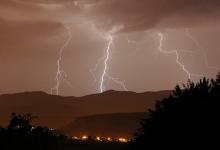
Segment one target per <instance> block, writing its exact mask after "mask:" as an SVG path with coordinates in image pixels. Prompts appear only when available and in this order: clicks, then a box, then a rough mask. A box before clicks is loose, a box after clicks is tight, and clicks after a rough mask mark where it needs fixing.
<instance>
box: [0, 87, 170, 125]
mask: <svg viewBox="0 0 220 150" xmlns="http://www.w3.org/2000/svg"><path fill="white" fill-rule="evenodd" d="M170 93H171V92H170V91H159V92H145V93H135V92H119V91H107V92H104V93H101V94H93V95H88V96H83V97H62V96H54V95H49V94H47V93H44V92H25V93H17V94H4V95H0V124H1V125H3V126H5V125H6V123H7V122H8V119H9V117H10V114H11V113H12V112H17V113H31V114H33V115H35V116H38V119H36V120H35V122H34V123H35V124H40V125H45V126H50V127H53V128H60V127H63V126H65V125H67V124H68V123H69V122H71V121H72V120H74V119H75V118H76V117H80V116H88V115H95V114H106V113H110V114H111V113H130V112H145V111H146V110H147V109H149V108H153V106H154V104H155V101H157V100H161V99H163V98H164V97H167V96H168V95H170Z"/></svg>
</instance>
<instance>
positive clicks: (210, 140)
mask: <svg viewBox="0 0 220 150" xmlns="http://www.w3.org/2000/svg"><path fill="white" fill-rule="evenodd" d="M219 104H220V74H219V75H218V76H217V79H216V80H212V81H211V82H210V81H209V80H208V79H206V78H204V79H202V80H200V81H199V82H198V83H196V84H195V83H193V82H191V81H188V83H187V84H186V85H183V87H182V88H181V87H180V86H176V88H175V90H174V91H173V94H172V95H171V96H169V97H168V98H165V99H164V100H162V101H161V102H157V104H156V106H155V110H149V111H150V118H148V119H146V120H144V121H143V122H142V123H141V126H142V127H141V128H140V129H139V130H138V131H137V133H136V134H135V138H134V140H133V141H132V142H131V148H132V149H135V150H145V149H148V150H162V149H169V150H182V149H183V150H188V149H194V150H200V149H206V150H217V149H220V108H219V107H220V105H219Z"/></svg>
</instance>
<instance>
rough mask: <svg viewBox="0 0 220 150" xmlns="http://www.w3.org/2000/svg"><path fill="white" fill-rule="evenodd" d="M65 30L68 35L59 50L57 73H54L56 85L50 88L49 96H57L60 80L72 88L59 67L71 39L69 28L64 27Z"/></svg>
mask: <svg viewBox="0 0 220 150" xmlns="http://www.w3.org/2000/svg"><path fill="white" fill-rule="evenodd" d="M65 29H66V30H67V33H68V39H67V40H66V42H65V43H64V44H63V45H62V46H61V48H60V50H59V57H58V59H57V72H56V77H55V81H56V84H55V86H54V87H52V88H51V94H53V93H54V92H56V95H59V88H60V84H61V81H62V80H63V81H64V82H66V83H67V84H68V85H69V86H70V87H72V85H71V83H70V82H69V81H68V80H67V74H66V72H65V71H64V70H63V69H62V66H61V62H62V59H63V51H64V50H65V48H66V47H67V46H68V45H69V43H70V41H71V39H72V34H71V30H70V27H66V26H65Z"/></svg>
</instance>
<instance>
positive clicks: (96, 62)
mask: <svg viewBox="0 0 220 150" xmlns="http://www.w3.org/2000/svg"><path fill="white" fill-rule="evenodd" d="M219 25H220V1H219V0H78V1H76V0H1V1H0V46H1V48H0V76H1V78H0V94H4V93H14V92H24V91H45V92H48V93H50V91H51V88H53V87H55V86H56V84H57V81H56V73H57V68H58V64H57V60H59V59H60V57H59V54H60V52H61V49H62V50H63V51H62V53H61V55H62V59H60V61H59V62H60V68H59V69H60V71H61V74H60V75H61V76H58V79H60V85H59V94H60V95H73V96H82V95H87V94H92V93H99V92H100V84H101V79H102V75H103V71H104V68H105V63H106V64H107V66H106V75H105V76H104V78H103V90H104V91H105V90H110V89H114V90H125V88H123V86H122V84H124V85H125V86H126V89H127V90H129V91H135V92H144V91H158V90H168V89H172V88H173V87H174V86H175V85H176V84H177V83H184V82H186V81H187V80H188V77H189V73H190V75H191V76H190V78H191V79H192V80H193V81H197V80H198V79H199V78H201V77H202V76H206V77H210V78H211V77H215V75H216V74H217V72H218V71H219V70H220V69H219V68H220V59H219V57H220V49H219V48H220V41H219V39H220V28H219ZM110 37H111V38H112V41H110ZM110 42H112V43H110ZM108 46H109V58H108V59H107V57H106V54H107V53H106V52H107V51H106V50H107V48H108ZM105 60H107V61H105ZM64 72H65V73H64ZM53 94H56V93H55V92H54V93H53Z"/></svg>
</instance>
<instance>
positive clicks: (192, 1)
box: [83, 0, 220, 32]
mask: <svg viewBox="0 0 220 150" xmlns="http://www.w3.org/2000/svg"><path fill="white" fill-rule="evenodd" d="M86 2H88V4H87V5H89V6H90V7H88V8H86V9H85V11H87V15H88V16H90V17H93V18H94V19H95V20H96V23H97V22H98V26H100V27H102V28H106V29H110V28H111V27H112V26H115V25H123V26H124V31H128V32H129V31H137V30H146V29H149V28H153V27H157V26H160V25H162V27H163V26H164V27H168V28H169V26H171V27H175V26H176V27H186V26H192V25H195V24H198V23H202V22H207V21H208V20H212V21H215V20H218V19H219V18H220V16H219V15H220V1H219V0H104V1H103V0H96V1H94V3H92V4H91V1H90V0H84V1H83V4H84V5H86Z"/></svg>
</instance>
